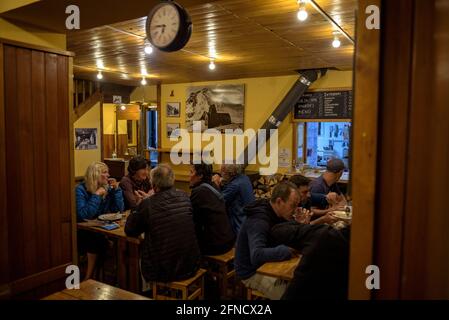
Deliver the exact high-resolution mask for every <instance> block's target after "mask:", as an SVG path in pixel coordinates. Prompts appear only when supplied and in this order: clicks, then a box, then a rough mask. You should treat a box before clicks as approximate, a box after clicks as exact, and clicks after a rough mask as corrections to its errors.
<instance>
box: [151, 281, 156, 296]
mask: <svg viewBox="0 0 449 320" xmlns="http://www.w3.org/2000/svg"><path fill="white" fill-rule="evenodd" d="M151 291H153V292H152V294H153V299H154V300H156V297H157V284H156V282H153V284H152V290H151Z"/></svg>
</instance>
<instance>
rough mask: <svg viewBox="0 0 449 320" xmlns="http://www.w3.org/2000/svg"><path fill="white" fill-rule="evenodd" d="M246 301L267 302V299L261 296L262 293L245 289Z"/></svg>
mask: <svg viewBox="0 0 449 320" xmlns="http://www.w3.org/2000/svg"><path fill="white" fill-rule="evenodd" d="M246 299H247V300H260V299H262V300H269V299H268V298H267V297H265V296H264V295H263V293H262V292H260V291H257V290H255V289H251V288H246Z"/></svg>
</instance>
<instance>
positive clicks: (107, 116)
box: [103, 103, 128, 134]
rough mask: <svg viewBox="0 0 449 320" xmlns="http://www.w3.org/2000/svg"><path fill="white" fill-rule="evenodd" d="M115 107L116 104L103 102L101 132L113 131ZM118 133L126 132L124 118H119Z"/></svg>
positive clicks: (112, 132)
mask: <svg viewBox="0 0 449 320" xmlns="http://www.w3.org/2000/svg"><path fill="white" fill-rule="evenodd" d="M115 108H116V105H115V104H112V103H104V104H103V134H114V133H115ZM118 133H119V134H128V130H127V127H126V120H119V122H118Z"/></svg>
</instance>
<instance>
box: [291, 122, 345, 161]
mask: <svg viewBox="0 0 449 320" xmlns="http://www.w3.org/2000/svg"><path fill="white" fill-rule="evenodd" d="M350 132H351V122H299V123H298V124H297V146H296V151H297V162H298V163H305V164H307V165H309V166H311V167H323V166H326V162H327V161H328V160H329V159H331V158H340V159H342V160H343V161H344V162H345V165H346V167H347V168H348V164H349V154H350V152H349V151H350V150H349V148H350Z"/></svg>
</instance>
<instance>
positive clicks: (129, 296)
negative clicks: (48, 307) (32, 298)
mask: <svg viewBox="0 0 449 320" xmlns="http://www.w3.org/2000/svg"><path fill="white" fill-rule="evenodd" d="M42 300H151V299H148V298H146V297H143V296H140V295H138V294H135V293H132V292H129V291H125V290H122V289H119V288H116V287H113V286H110V285H108V284H105V283H101V282H98V281H95V280H87V281H83V282H81V283H80V288H79V289H73V290H69V289H65V290H63V291H59V292H56V293H53V294H52V295H49V296H48V297H45V298H43V299H42Z"/></svg>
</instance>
